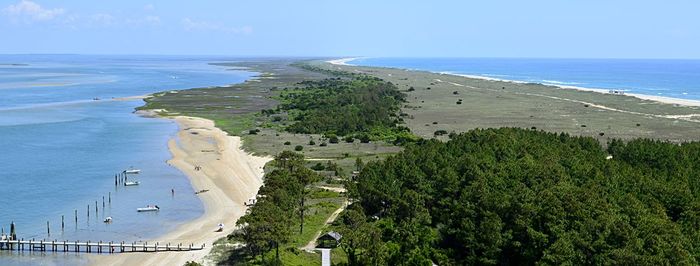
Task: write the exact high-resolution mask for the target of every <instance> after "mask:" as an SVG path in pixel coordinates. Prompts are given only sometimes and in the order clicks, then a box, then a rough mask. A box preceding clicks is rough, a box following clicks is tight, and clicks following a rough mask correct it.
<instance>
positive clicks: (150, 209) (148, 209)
mask: <svg viewBox="0 0 700 266" xmlns="http://www.w3.org/2000/svg"><path fill="white" fill-rule="evenodd" d="M136 211H137V212H157V211H160V207H158V205H148V206H146V207H145V208H138V209H136Z"/></svg>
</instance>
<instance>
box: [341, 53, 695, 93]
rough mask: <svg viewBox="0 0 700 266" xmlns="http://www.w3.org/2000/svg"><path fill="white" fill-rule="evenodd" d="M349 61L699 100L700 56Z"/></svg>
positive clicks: (376, 59) (375, 59) (365, 64)
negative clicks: (690, 58)
mask: <svg viewBox="0 0 700 266" xmlns="http://www.w3.org/2000/svg"><path fill="white" fill-rule="evenodd" d="M349 63H350V64H354V65H364V66H379V67H395V68H403V69H416V70H425V71H432V72H448V73H454V74H465V75H476V76H483V77H489V78H496V79H503V80H514V81H525V82H535V83H544V84H551V85H559V86H576V87H584V88H600V89H617V90H625V91H627V92H629V93H637V94H646V95H656V96H665V97H673V98H683V99H693V100H700V60H646V59H523V58H361V59H356V60H353V61H350V62H349Z"/></svg>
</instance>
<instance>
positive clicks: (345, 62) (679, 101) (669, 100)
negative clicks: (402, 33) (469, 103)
mask: <svg viewBox="0 0 700 266" xmlns="http://www.w3.org/2000/svg"><path fill="white" fill-rule="evenodd" d="M356 59H358V57H347V58H339V59H334V60H328V61H326V62H327V63H330V64H332V65H341V66H361V65H353V64H350V63H349V62H350V61H353V60H356ZM368 67H372V66H368ZM386 68H394V69H405V68H396V67H386ZM405 70H410V71H426V72H431V73H435V74H441V75H452V76H458V77H463V78H470V79H480V80H488V81H500V82H508V83H516V84H527V83H532V84H539V85H544V86H550V87H556V88H559V89H568V90H578V91H589V92H597V93H602V94H610V93H609V91H610V90H609V89H600V88H587V87H579V86H567V85H561V84H552V83H546V82H526V81H519V80H508V79H498V78H492V77H486V76H479V75H470V74H458V73H453V72H449V71H429V70H418V69H405ZM620 96H630V97H635V98H638V99H642V100H648V101H655V102H660V103H665V104H675V105H682V106H692V107H700V100H691V99H683V98H674V97H666V96H655V95H648V94H639V93H625V94H624V95H620Z"/></svg>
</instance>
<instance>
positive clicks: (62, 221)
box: [61, 215, 66, 232]
mask: <svg viewBox="0 0 700 266" xmlns="http://www.w3.org/2000/svg"><path fill="white" fill-rule="evenodd" d="M65 227H66V224H65V222H64V217H63V215H61V232H63V229H64V228H65Z"/></svg>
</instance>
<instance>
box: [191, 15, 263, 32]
mask: <svg viewBox="0 0 700 266" xmlns="http://www.w3.org/2000/svg"><path fill="white" fill-rule="evenodd" d="M182 27H183V29H185V30H186V31H219V32H225V33H232V34H251V33H253V27H251V26H242V27H228V26H225V25H222V24H219V23H213V22H208V21H196V20H193V19H190V18H185V19H183V20H182Z"/></svg>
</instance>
